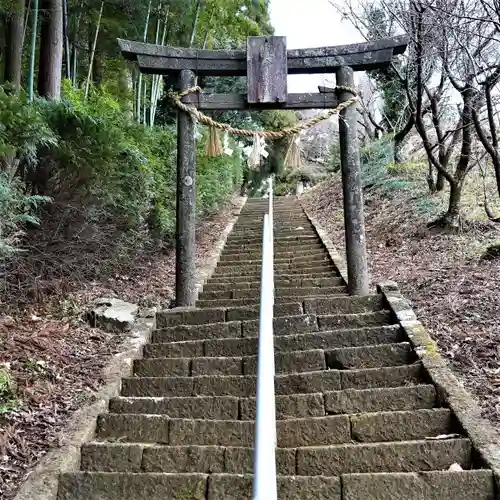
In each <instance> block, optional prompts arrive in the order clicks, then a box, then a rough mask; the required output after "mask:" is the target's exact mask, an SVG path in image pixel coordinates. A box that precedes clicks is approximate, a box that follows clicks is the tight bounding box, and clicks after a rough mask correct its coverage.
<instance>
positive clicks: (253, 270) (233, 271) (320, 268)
mask: <svg viewBox="0 0 500 500" xmlns="http://www.w3.org/2000/svg"><path fill="white" fill-rule="evenodd" d="M261 269H262V266H261V265H260V264H256V265H251V266H229V267H226V266H222V267H216V268H215V271H214V274H212V278H220V277H224V276H248V275H253V276H258V277H259V278H260V273H261ZM336 271H337V268H336V267H335V266H334V265H333V263H332V262H328V261H324V262H318V263H315V262H311V263H303V264H302V265H296V266H293V265H290V264H285V265H283V266H282V265H276V266H275V267H274V274H275V276H276V277H279V276H280V275H282V274H285V275H292V276H293V275H295V274H322V273H330V274H334V273H335V272H336Z"/></svg>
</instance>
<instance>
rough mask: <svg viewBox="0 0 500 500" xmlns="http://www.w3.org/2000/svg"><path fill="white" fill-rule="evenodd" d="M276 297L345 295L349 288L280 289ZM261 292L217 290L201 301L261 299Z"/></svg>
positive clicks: (255, 290)
mask: <svg viewBox="0 0 500 500" xmlns="http://www.w3.org/2000/svg"><path fill="white" fill-rule="evenodd" d="M274 292H275V297H276V298H277V299H279V298H284V297H288V298H290V297H307V296H323V295H343V294H346V293H347V287H345V286H338V287H329V288H327V287H304V288H290V287H280V288H275V290H274ZM259 298H260V290H259V289H258V288H252V289H244V290H239V289H234V290H217V291H212V292H205V291H204V292H201V293H200V294H199V300H200V301H201V300H220V299H226V300H227V299H257V300H258V299H259Z"/></svg>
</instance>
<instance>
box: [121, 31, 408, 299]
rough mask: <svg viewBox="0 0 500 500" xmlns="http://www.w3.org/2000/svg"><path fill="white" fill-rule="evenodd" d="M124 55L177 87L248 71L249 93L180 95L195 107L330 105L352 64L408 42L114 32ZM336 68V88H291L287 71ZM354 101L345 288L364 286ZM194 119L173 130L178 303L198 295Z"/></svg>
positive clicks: (363, 66) (182, 117)
mask: <svg viewBox="0 0 500 500" xmlns="http://www.w3.org/2000/svg"><path fill="white" fill-rule="evenodd" d="M118 43H119V45H120V49H121V51H122V54H123V56H124V57H125V58H126V59H129V60H132V61H136V62H137V63H138V66H139V68H140V70H141V72H143V73H149V74H160V75H166V74H174V75H177V78H178V82H179V88H180V90H181V91H182V90H187V89H189V88H191V87H193V86H194V85H195V76H197V75H201V76H203V75H206V76H246V77H247V94H232V93H229V94H207V93H201V94H191V95H188V96H185V97H184V98H183V102H184V103H186V104H191V105H194V106H195V107H197V108H198V109H200V110H230V109H235V110H238V109H270V108H276V109H318V108H335V107H337V106H338V104H339V103H340V102H344V101H346V100H348V99H350V98H351V97H352V94H351V93H349V92H348V91H346V89H349V88H353V87H354V76H353V71H370V70H374V69H383V68H387V67H388V66H389V65H390V63H391V61H392V58H393V57H394V56H395V55H398V54H402V53H404V51H405V50H406V47H407V44H408V37H407V36H406V35H401V36H396V37H393V38H386V39H381V40H377V41H374V42H363V43H356V44H351V45H339V46H334V47H320V48H315V49H295V50H287V48H286V37H280V36H264V37H249V38H248V42H247V50H246V51H245V50H198V49H191V48H178V47H167V46H160V45H153V44H148V43H142V42H134V41H129V40H122V39H119V40H118ZM314 73H316V74H317V73H335V74H336V79H337V86H338V87H341V90H339V91H338V92H331V91H330V92H329V91H325V89H321V90H322V91H321V92H318V93H302V94H288V91H287V76H288V75H289V74H290V75H295V74H314ZM356 114H357V111H356V107H355V106H350V107H348V108H347V109H344V110H343V111H342V112H341V113H340V116H341V120H339V135H340V151H341V166H342V185H343V194H344V219H345V230H346V254H347V268H348V281H349V282H348V289H349V293H351V294H352V295H360V294H367V293H368V292H369V283H368V266H367V257H366V244H365V229H364V215H363V193H362V187H361V169H360V160H359V144H358V136H357V116H356ZM195 151H196V148H195V141H194V123H193V120H192V119H191V117H190V116H189V115H188V114H186V113H183V112H181V113H179V117H178V136H177V213H176V227H177V235H176V236H177V248H176V303H177V306H193V305H194V303H195V300H196V275H195V199H196V192H195V189H196V183H195V179H196V166H195V164H196V154H195Z"/></svg>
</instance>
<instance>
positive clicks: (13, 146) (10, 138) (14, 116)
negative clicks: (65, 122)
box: [0, 87, 57, 170]
mask: <svg viewBox="0 0 500 500" xmlns="http://www.w3.org/2000/svg"><path fill="white" fill-rule="evenodd" d="M26 104H27V101H26V96H25V95H24V94H22V95H21V96H20V97H19V98H18V97H16V96H15V95H13V94H8V93H6V92H5V90H4V89H3V88H2V87H0V158H2V161H3V167H4V169H5V168H9V169H10V170H12V169H13V168H16V165H15V164H12V160H13V159H17V160H18V161H19V162H24V163H25V164H26V165H27V166H29V167H34V166H35V165H36V163H37V150H38V149H39V148H40V147H42V146H51V145H55V144H56V143H57V140H56V137H55V135H54V134H53V133H52V130H51V129H50V128H49V127H48V126H47V124H46V123H45V121H44V119H43V116H42V115H41V114H40V112H39V110H38V109H37V108H35V107H32V106H27V105H26ZM7 162H8V163H9V164H7Z"/></svg>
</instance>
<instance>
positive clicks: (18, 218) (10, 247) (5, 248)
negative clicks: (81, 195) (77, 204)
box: [0, 172, 51, 260]
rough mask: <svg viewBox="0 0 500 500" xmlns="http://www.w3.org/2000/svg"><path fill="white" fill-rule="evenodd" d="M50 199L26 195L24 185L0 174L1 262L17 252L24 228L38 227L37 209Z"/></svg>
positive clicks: (17, 180) (4, 174)
mask: <svg viewBox="0 0 500 500" xmlns="http://www.w3.org/2000/svg"><path fill="white" fill-rule="evenodd" d="M50 201H51V199H50V198H48V197H45V196H37V195H26V194H25V193H24V185H23V183H22V182H21V181H20V180H19V179H17V178H14V179H12V178H11V177H10V176H8V175H7V174H6V173H4V172H0V260H2V259H4V258H5V257H8V256H9V255H11V254H12V253H14V252H15V251H16V245H17V243H18V242H19V240H20V238H21V237H22V235H23V234H24V231H23V229H24V226H25V225H26V224H27V223H29V224H32V225H38V224H39V222H40V221H39V219H38V217H37V216H36V215H35V214H36V212H37V209H38V208H39V207H40V206H41V205H42V204H44V203H49V202H50Z"/></svg>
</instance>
